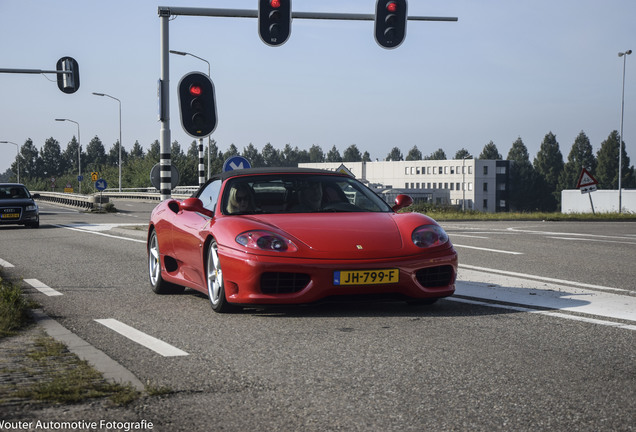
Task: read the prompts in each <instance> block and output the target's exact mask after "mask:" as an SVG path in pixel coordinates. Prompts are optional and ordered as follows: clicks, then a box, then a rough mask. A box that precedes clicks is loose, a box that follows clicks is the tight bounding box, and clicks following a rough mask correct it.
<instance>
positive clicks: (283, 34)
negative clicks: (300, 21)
mask: <svg viewBox="0 0 636 432" xmlns="http://www.w3.org/2000/svg"><path fill="white" fill-rule="evenodd" d="M291 20H292V11H291V0H258V34H259V36H260V37H261V40H262V41H263V42H265V43H266V44H267V45H270V46H279V45H282V44H284V43H285V42H287V39H289V35H290V34H291Z"/></svg>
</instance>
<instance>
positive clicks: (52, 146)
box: [0, 131, 636, 211]
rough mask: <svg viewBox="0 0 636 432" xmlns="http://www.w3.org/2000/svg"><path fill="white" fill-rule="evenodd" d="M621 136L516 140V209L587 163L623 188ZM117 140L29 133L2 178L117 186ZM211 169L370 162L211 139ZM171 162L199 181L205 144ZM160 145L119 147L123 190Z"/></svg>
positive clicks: (564, 185)
mask: <svg viewBox="0 0 636 432" xmlns="http://www.w3.org/2000/svg"><path fill="white" fill-rule="evenodd" d="M618 142H619V135H618V132H617V131H612V132H611V133H610V134H609V136H608V137H607V139H606V140H604V141H603V142H602V143H601V146H600V149H599V150H598V152H597V153H596V154H594V151H593V148H592V144H591V143H590V140H589V138H588V137H587V135H586V134H585V133H584V132H583V131H581V132H580V133H579V135H578V136H577V137H576V139H575V140H574V143H573V144H572V147H571V149H570V152H569V154H568V157H567V161H564V159H563V155H562V153H561V150H560V146H559V143H558V141H557V139H556V136H555V135H554V134H553V133H552V132H549V133H548V134H546V135H545V138H544V139H543V142H542V143H541V147H540V149H539V152H538V153H537V155H536V157H535V158H534V160H533V161H530V156H529V154H528V149H527V147H526V146H525V144H524V143H523V140H522V139H521V138H518V139H517V140H516V141H515V142H513V143H512V146H511V148H510V150H509V152H508V155H507V156H506V160H509V161H512V162H513V163H512V164H511V172H510V181H511V185H510V190H511V191H513V192H512V193H511V194H510V197H509V203H510V208H511V209H513V210H517V211H534V210H540V211H554V210H558V209H559V207H560V198H561V191H562V190H564V189H574V188H575V187H576V183H577V181H578V178H579V175H580V173H581V170H582V169H583V168H586V169H588V170H589V171H590V172H591V173H592V174H593V175H594V176H595V178H596V179H597V180H598V181H599V189H617V188H618V173H619V169H618V163H619V157H618V151H619V150H618V149H619V145H618ZM119 146H120V144H119V141H117V142H115V144H113V146H112V147H111V148H110V150H109V151H108V152H106V149H105V147H104V145H103V143H102V141H101V140H100V139H99V137H97V136H95V137H94V138H93V139H92V140H91V141H90V142H89V143H88V145H87V146H86V150H84V149H81V151H79V152H78V150H79V147H80V146H79V144H78V142H77V139H76V137H73V139H72V140H71V141H70V142H69V143H68V144H67V146H66V149H65V150H62V147H61V146H60V143H59V142H58V141H57V140H56V139H54V138H53V137H51V138H48V139H47V140H46V141H45V142H44V145H43V146H42V148H41V150H38V149H37V147H36V146H35V144H34V143H33V141H32V140H31V139H30V138H29V139H27V140H26V141H25V143H24V144H23V145H22V146H21V147H20V150H19V152H18V156H16V159H15V161H14V162H13V164H12V165H11V167H10V168H9V169H8V170H7V171H6V172H5V173H2V174H0V181H4V182H6V181H16V180H17V172H18V162H19V167H20V181H21V182H22V183H24V184H26V185H27V186H28V187H29V188H30V189H32V190H51V189H52V187H55V190H57V191H62V190H63V189H64V188H65V187H66V186H67V185H70V186H71V187H72V188H74V191H75V192H77V186H78V179H77V176H78V173H79V169H78V163H80V161H81V171H82V174H83V175H84V178H85V179H84V182H83V183H82V193H93V192H96V191H95V188H94V185H93V183H92V182H91V181H90V177H89V175H90V173H91V172H98V173H99V175H100V177H101V178H103V179H105V180H106V181H107V183H108V185H109V187H112V188H115V187H118V186H119V184H118V183H119ZM209 150H210V172H211V173H218V172H220V171H221V169H222V166H223V162H224V161H225V160H226V159H228V158H229V157H232V156H238V155H240V156H243V157H245V158H246V159H248V160H249V161H250V163H251V165H252V166H253V167H268V166H269V167H276V166H289V167H293V166H297V165H298V164H299V163H307V162H310V163H317V162H361V161H367V162H369V161H371V158H370V156H369V153H368V152H367V151H364V152H362V151H360V149H358V146H357V145H356V144H352V145H350V146H349V147H347V148H346V149H345V150H344V152H343V153H342V154H341V153H340V151H339V150H338V149H337V148H336V146H335V145H334V146H333V147H332V148H331V149H330V150H329V151H327V152H326V153H325V152H324V151H323V150H322V148H321V147H320V146H318V145H312V146H311V147H310V148H309V150H305V149H299V148H298V147H292V146H291V145H290V144H286V145H285V146H284V147H283V149H280V150H279V149H277V148H275V147H274V146H273V145H272V144H270V143H268V144H266V145H265V146H264V147H263V149H262V150H261V151H258V149H257V148H256V147H255V146H254V145H253V144H251V143H250V144H249V145H248V146H247V147H244V148H243V151H242V152H239V150H238V148H237V147H236V146H235V145H234V144H231V145H230V146H229V148H228V149H227V150H226V151H225V152H222V151H220V150H219V148H218V146H217V143H216V142H215V141H214V140H210V142H209ZM621 151H622V165H623V167H622V187H623V188H626V189H630V188H636V177H635V176H634V167H633V166H632V165H630V160H629V157H628V156H627V153H626V151H625V143H624V142H623V143H622V146H621ZM171 152H172V153H171V161H172V164H173V165H174V166H175V167H176V168H177V170H178V171H179V174H180V179H181V181H180V184H181V185H188V186H193V185H197V184H198V164H199V147H198V144H197V142H196V141H192V143H191V144H190V146H189V148H188V149H187V151H185V152H184V150H183V149H182V147H181V145H180V144H179V143H178V142H177V141H174V142H173V143H172V148H171ZM159 154H160V144H159V141H155V142H153V143H152V144H151V145H150V148H149V150H148V151H147V152H146V151H144V149H143V147H142V146H141V145H140V144H139V142H138V141H135V143H134V145H133V146H132V148H131V150H130V151H127V150H126V149H125V147H122V149H121V159H122V188H145V187H150V186H151V182H150V170H151V169H152V167H153V166H154V165H155V164H157V163H158V162H159ZM207 155H208V146H207V145H206V146H205V149H204V158H203V159H204V164H205V166H206V167H205V171H206V173H207V171H208V169H207V164H208V156H207ZM466 158H468V159H472V158H474V156H473V155H471V154H470V153H469V152H468V151H467V150H466V149H464V148H462V149H460V150H458V151H457V152H456V153H455V155H454V156H453V158H452V159H466ZM478 158H479V159H491V160H492V159H504V158H503V156H502V155H501V154H500V153H499V151H498V149H497V146H496V145H495V144H494V143H493V142H492V141H490V142H489V143H488V144H486V145H485V146H484V148H483V150H482V152H481V154H479V156H478ZM446 159H449V157H448V156H447V154H446V152H445V151H444V150H443V149H442V148H439V149H437V150H436V151H434V152H432V153H431V154H429V155H424V154H423V153H422V152H421V150H419V149H418V147H417V146H414V147H413V148H412V149H410V150H409V151H408V153H407V154H406V156H404V155H403V154H402V151H401V150H400V149H399V148H398V147H393V148H392V149H391V150H390V151H389V153H388V154H387V156H386V158H385V159H384V160H387V161H388V160H392V161H401V160H407V161H409V160H446Z"/></svg>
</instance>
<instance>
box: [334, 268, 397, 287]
mask: <svg viewBox="0 0 636 432" xmlns="http://www.w3.org/2000/svg"><path fill="white" fill-rule="evenodd" d="M399 281H400V270H398V269H382V270H340V271H335V272H333V284H334V285H377V284H393V283H398V282H399Z"/></svg>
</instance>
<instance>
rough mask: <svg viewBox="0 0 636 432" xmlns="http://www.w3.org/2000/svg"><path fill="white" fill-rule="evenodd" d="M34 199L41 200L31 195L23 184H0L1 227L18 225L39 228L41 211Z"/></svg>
mask: <svg viewBox="0 0 636 432" xmlns="http://www.w3.org/2000/svg"><path fill="white" fill-rule="evenodd" d="M34 198H39V195H38V194H34V195H31V193H30V192H29V190H28V189H27V188H26V186H24V185H23V184H19V183H0V225H5V224H17V225H26V226H28V227H32V228H39V227H40V210H39V209H38V205H37V204H36V203H35V201H33V199H34Z"/></svg>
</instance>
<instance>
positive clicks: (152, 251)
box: [148, 232, 161, 286]
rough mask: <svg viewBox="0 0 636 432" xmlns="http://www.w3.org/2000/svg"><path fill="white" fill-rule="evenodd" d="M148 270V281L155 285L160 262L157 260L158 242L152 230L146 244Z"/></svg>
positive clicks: (158, 276) (159, 275)
mask: <svg viewBox="0 0 636 432" xmlns="http://www.w3.org/2000/svg"><path fill="white" fill-rule="evenodd" d="M148 271H149V273H150V283H151V284H152V286H157V283H158V282H159V281H160V278H161V264H160V262H159V242H158V240H157V233H155V232H153V233H152V236H151V237H150V246H148Z"/></svg>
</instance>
